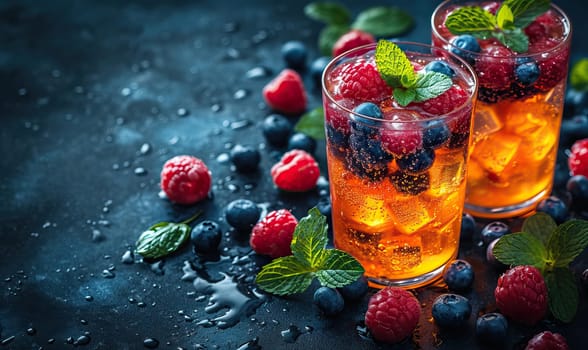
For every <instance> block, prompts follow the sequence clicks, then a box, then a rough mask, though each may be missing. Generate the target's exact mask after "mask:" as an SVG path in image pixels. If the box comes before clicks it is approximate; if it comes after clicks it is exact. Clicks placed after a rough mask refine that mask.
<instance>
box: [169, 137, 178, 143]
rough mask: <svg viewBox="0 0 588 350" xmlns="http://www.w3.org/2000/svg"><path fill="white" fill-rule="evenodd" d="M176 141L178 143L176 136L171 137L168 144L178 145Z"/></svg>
mask: <svg viewBox="0 0 588 350" xmlns="http://www.w3.org/2000/svg"><path fill="white" fill-rule="evenodd" d="M178 141H180V138H179V137H177V136H174V137H172V138H171V139H169V141H168V142H169V144H170V145H175V144H176V143H178Z"/></svg>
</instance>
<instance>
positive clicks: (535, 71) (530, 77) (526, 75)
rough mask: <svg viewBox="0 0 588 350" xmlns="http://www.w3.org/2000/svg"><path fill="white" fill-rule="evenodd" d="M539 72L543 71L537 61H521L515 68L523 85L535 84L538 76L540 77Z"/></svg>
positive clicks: (518, 79) (516, 74)
mask: <svg viewBox="0 0 588 350" xmlns="http://www.w3.org/2000/svg"><path fill="white" fill-rule="evenodd" d="M539 74H541V72H540V71H539V66H537V62H535V61H531V62H525V63H521V64H519V65H518V66H516V68H515V76H516V78H517V81H518V82H519V83H521V84H522V85H523V86H529V85H531V84H533V83H534V82H535V81H536V80H537V78H539Z"/></svg>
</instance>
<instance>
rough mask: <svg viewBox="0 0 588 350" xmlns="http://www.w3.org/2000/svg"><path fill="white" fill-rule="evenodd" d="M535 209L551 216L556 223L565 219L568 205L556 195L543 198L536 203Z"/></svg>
mask: <svg viewBox="0 0 588 350" xmlns="http://www.w3.org/2000/svg"><path fill="white" fill-rule="evenodd" d="M536 209H537V211H538V212H543V213H546V214H548V215H549V216H551V217H552V218H553V220H555V222H556V223H558V224H561V223H563V222H564V221H566V219H567V217H568V206H567V205H566V204H565V203H564V201H562V200H561V199H559V198H558V197H556V196H549V197H547V198H545V199H544V200H542V201H541V202H539V204H537V208H536Z"/></svg>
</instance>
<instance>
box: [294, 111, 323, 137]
mask: <svg viewBox="0 0 588 350" xmlns="http://www.w3.org/2000/svg"><path fill="white" fill-rule="evenodd" d="M294 130H296V131H298V132H301V133H303V134H306V135H308V136H310V137H312V138H313V139H315V140H322V139H324V138H325V116H324V111H323V107H317V108H315V109H313V110H311V111H308V112H306V113H304V114H303V115H302V117H300V119H299V120H298V122H297V123H296V125H295V126H294Z"/></svg>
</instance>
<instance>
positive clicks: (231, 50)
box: [227, 47, 241, 59]
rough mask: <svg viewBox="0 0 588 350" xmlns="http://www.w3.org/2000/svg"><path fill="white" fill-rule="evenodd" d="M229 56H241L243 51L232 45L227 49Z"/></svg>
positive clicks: (234, 57) (235, 57) (233, 57)
mask: <svg viewBox="0 0 588 350" xmlns="http://www.w3.org/2000/svg"><path fill="white" fill-rule="evenodd" d="M227 57H228V58H232V59H237V58H239V57H241V52H239V50H237V49H235V48H233V47H230V48H228V49H227Z"/></svg>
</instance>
